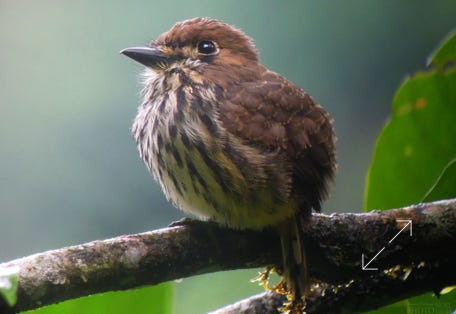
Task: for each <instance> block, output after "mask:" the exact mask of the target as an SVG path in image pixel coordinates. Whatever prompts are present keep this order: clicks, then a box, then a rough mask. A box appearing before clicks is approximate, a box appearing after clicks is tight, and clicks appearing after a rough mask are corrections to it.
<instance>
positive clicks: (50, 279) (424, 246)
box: [0, 199, 456, 313]
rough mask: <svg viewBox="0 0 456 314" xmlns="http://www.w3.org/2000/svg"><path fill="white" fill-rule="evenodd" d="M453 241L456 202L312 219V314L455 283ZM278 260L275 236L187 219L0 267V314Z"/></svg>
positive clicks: (267, 297) (267, 299)
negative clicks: (11, 279) (15, 271)
mask: <svg viewBox="0 0 456 314" xmlns="http://www.w3.org/2000/svg"><path fill="white" fill-rule="evenodd" d="M398 220H412V223H413V235H412V236H410V235H409V232H408V230H406V231H404V230H403V232H402V233H400V234H399V235H398V236H397V237H395V238H394V241H392V242H391V243H388V242H389V240H391V239H392V238H393V237H394V236H395V235H397V234H398V232H399V231H401V230H402V229H403V228H404V222H398ZM455 239H456V199H451V200H444V201H438V202H432V203H423V204H417V205H413V206H409V207H405V208H399V209H391V210H387V211H373V212H369V213H362V214H351V213H347V214H332V215H324V214H315V215H314V216H313V219H312V222H311V224H310V225H309V227H308V228H307V230H305V247H306V252H307V255H308V263H309V269H310V273H311V276H312V277H313V278H315V279H316V281H317V282H318V285H316V286H314V288H315V290H314V292H313V293H312V295H311V296H310V297H309V301H308V313H317V312H322V311H323V312H331V313H336V312H338V311H342V310H348V311H353V310H368V309H372V308H376V307H378V306H382V305H386V304H389V303H391V302H394V301H397V300H399V299H401V298H407V297H410V296H412V295H416V294H419V293H422V292H425V291H430V290H432V291H439V289H441V288H443V287H445V286H448V285H451V284H456V272H454V271H453V267H454V266H453V265H456V256H455V254H454V252H453V250H452V249H453V248H454V240H455ZM383 247H385V249H384V250H383V251H382V252H381V254H379V255H378V256H377V257H376V258H375V260H374V261H372V263H371V264H370V265H369V268H378V270H363V269H362V266H363V265H362V260H361V256H362V254H364V255H365V256H366V258H368V257H370V258H372V257H374V256H375V254H377V253H378V252H379V250H380V249H381V248H383ZM370 258H369V260H370ZM280 261H281V254H280V243H279V238H278V236H277V234H276V233H275V232H274V230H264V231H262V232H254V231H245V230H244V231H239V230H230V229H225V228H221V227H219V226H217V225H215V224H213V223H208V222H197V221H191V222H187V223H184V224H181V225H177V226H173V227H169V228H164V229H160V230H155V231H151V232H145V233H141V234H136V235H124V236H120V237H116V238H113V239H108V240H103V241H94V242H90V243H86V244H81V245H76V246H71V247H66V248H62V249H59V250H53V251H47V252H43V253H39V254H35V255H31V256H28V257H24V258H21V259H17V260H14V261H11V262H8V263H4V264H0V267H7V266H19V267H20V276H19V285H18V301H17V303H16V305H15V306H14V307H8V306H7V305H6V303H5V302H4V301H3V300H0V313H14V312H19V311H24V310H30V309H35V308H38V307H41V306H44V305H48V304H53V303H57V302H61V301H64V300H68V299H73V298H77V297H82V296H86V295H89V294H94V293H101V292H106V291H115V290H125V289H130V288H135V287H139V286H144V285H154V284H158V283H161V282H165V281H169V280H173V279H178V278H185V277H189V276H192V275H197V274H203V273H209V272H215V271H221V270H230V269H240V268H252V267H261V266H265V265H280ZM364 266H366V265H364ZM384 270H389V271H384ZM323 291H325V293H322V292H323ZM393 292H394V293H393ZM253 300H254V302H252V300H248V301H245V302H247V303H245V302H244V303H242V307H243V308H245V307H246V306H247V307H248V306H252V307H254V306H257V305H258V304H259V303H258V302H260V304H262V305H261V306H267V305H268V304H273V305H274V306H272V307H270V309H273V310H271V311H269V312H265V311H262V313H273V312H274V311H275V309H276V308H277V307H276V306H275V305H277V304H281V302H282V301H283V300H282V296H278V295H275V294H273V293H271V292H268V293H265V294H263V295H261V297H259V298H258V297H254V298H253ZM274 300H275V301H274ZM271 302H272V303H271ZM232 306H234V307H236V306H239V304H237V305H232ZM235 309H236V310H235V312H236V313H247V312H248V310H247V311H244V312H242V311H240V310H239V308H235ZM231 310H232V309H231ZM250 310H252V311H253V308H250ZM220 311H221V312H218V313H234V312H233V311H231V312H230V309H223V310H220ZM250 313H253V312H250Z"/></svg>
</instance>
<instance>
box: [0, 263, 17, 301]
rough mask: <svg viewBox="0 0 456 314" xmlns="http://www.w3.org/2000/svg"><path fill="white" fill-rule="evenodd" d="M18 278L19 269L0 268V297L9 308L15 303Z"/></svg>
mask: <svg viewBox="0 0 456 314" xmlns="http://www.w3.org/2000/svg"><path fill="white" fill-rule="evenodd" d="M18 278H19V267H18V266H11V267H0V296H2V297H3V298H4V299H5V300H6V303H8V305H9V306H13V305H14V304H16V301H17V279H18Z"/></svg>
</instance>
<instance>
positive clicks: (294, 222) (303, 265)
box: [278, 216, 310, 313]
mask: <svg viewBox="0 0 456 314" xmlns="http://www.w3.org/2000/svg"><path fill="white" fill-rule="evenodd" d="M278 230H279V235H280V241H281V245H282V259H283V266H282V277H283V283H284V285H285V290H286V293H287V295H288V299H289V301H290V303H289V304H288V305H286V309H287V310H291V313H295V312H297V310H296V309H300V310H301V311H302V309H303V308H304V307H305V297H306V295H308V293H309V291H310V280H309V275H308V271H307V261H306V254H305V249H304V245H303V226H302V220H301V219H300V218H299V217H296V216H294V217H292V218H290V219H288V220H286V221H284V222H283V223H282V224H280V225H279V228H278ZM299 313H300V312H299Z"/></svg>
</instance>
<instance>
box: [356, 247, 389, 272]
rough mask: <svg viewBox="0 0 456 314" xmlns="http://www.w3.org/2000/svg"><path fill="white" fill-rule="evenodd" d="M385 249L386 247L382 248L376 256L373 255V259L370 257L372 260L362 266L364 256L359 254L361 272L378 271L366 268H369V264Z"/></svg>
mask: <svg viewBox="0 0 456 314" xmlns="http://www.w3.org/2000/svg"><path fill="white" fill-rule="evenodd" d="M385 248H386V246H384V247H383V248H382V249H381V250H380V251H378V253H377V254H375V256H374V257H372V259H371V260H370V261H369V262H368V263H367V264H366V265H364V254H361V269H362V270H378V268H367V266H369V264H370V263H372V261H373V260H374V259H375V258H376V257H377V256H378V255H379V254H380V253H382V252H383V250H384V249H385Z"/></svg>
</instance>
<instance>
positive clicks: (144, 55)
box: [120, 47, 173, 69]
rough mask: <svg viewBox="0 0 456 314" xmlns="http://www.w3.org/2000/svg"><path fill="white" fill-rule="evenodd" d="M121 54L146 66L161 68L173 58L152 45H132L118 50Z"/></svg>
mask: <svg viewBox="0 0 456 314" xmlns="http://www.w3.org/2000/svg"><path fill="white" fill-rule="evenodd" d="M120 53H121V54H123V55H126V56H127V57H129V58H132V59H133V60H135V61H136V62H139V63H141V64H143V65H145V66H146V67H151V68H154V69H157V68H163V67H165V66H166V65H167V64H169V63H170V62H171V61H172V60H173V58H172V57H171V56H169V55H167V54H165V53H164V52H162V51H160V50H159V49H157V48H152V47H132V48H126V49H124V50H122V51H120Z"/></svg>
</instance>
